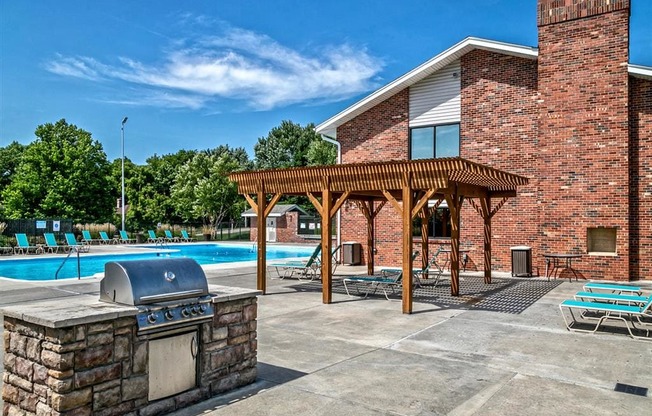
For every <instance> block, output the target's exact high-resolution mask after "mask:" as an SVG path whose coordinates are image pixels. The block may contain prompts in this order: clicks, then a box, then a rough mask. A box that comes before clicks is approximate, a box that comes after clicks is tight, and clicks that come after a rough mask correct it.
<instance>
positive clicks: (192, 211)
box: [171, 146, 248, 228]
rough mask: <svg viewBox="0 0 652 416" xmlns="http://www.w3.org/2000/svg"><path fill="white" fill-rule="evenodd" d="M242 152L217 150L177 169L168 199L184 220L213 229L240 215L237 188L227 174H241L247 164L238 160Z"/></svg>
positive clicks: (241, 202)
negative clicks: (236, 172)
mask: <svg viewBox="0 0 652 416" xmlns="http://www.w3.org/2000/svg"><path fill="white" fill-rule="evenodd" d="M242 152H244V150H242V149H234V150H231V149H229V147H228V146H220V147H218V148H217V149H214V150H212V151H205V152H199V153H197V154H196V155H195V156H194V157H193V158H192V159H191V160H189V161H188V162H187V163H186V164H184V165H183V166H182V167H181V168H180V169H179V173H178V175H177V177H176V179H175V181H174V184H173V185H172V189H171V197H172V200H173V201H174V204H175V207H176V210H177V212H178V213H179V214H180V215H181V217H182V218H183V219H184V220H186V221H196V220H198V219H201V220H202V221H203V222H204V224H205V225H210V226H212V227H213V228H214V227H217V226H218V225H219V224H220V223H221V222H222V221H223V220H225V219H228V218H234V217H235V216H237V215H238V214H239V213H240V212H241V211H242V209H243V206H244V202H243V200H242V198H240V196H239V195H238V190H237V184H236V183H234V182H231V181H230V180H229V178H228V177H227V175H228V174H229V173H231V172H235V171H238V170H242V169H243V167H244V166H243V162H246V163H248V160H246V161H243V160H238V155H240V156H241V155H242V154H243V153H242ZM244 154H245V155H246V152H244Z"/></svg>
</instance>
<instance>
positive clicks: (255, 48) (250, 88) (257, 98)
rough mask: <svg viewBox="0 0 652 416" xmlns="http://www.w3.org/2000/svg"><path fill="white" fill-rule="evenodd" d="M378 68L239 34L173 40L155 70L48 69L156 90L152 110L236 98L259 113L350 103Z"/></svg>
mask: <svg viewBox="0 0 652 416" xmlns="http://www.w3.org/2000/svg"><path fill="white" fill-rule="evenodd" d="M382 67H383V62H382V61H381V60H380V59H378V58H375V57H373V56H371V55H369V54H368V53H367V51H366V50H364V49H356V48H354V47H352V46H349V45H346V44H345V45H340V46H334V47H329V48H322V49H315V50H311V51H309V52H300V51H296V50H293V49H290V48H288V47H285V46H283V45H281V44H279V43H278V42H276V41H274V40H273V39H271V38H270V37H268V36H265V35H261V34H257V33H254V32H251V31H247V30H242V29H230V30H229V31H228V32H227V33H225V34H224V35H223V36H219V37H204V38H200V39H198V40H196V41H194V42H192V43H189V42H185V43H181V42H178V43H176V46H175V47H174V49H173V50H171V51H168V52H165V54H164V59H163V64H162V65H158V66H157V65H154V64H147V63H143V62H140V61H138V60H134V59H131V58H126V57H122V58H119V63H118V64H115V65H106V64H102V63H100V62H98V61H96V60H95V59H93V58H89V57H64V56H57V57H56V59H54V60H52V61H51V62H49V63H48V64H47V65H46V69H47V70H49V71H51V72H53V73H56V74H59V75H63V76H70V77H77V78H84V79H89V80H99V79H103V80H107V81H112V80H113V81H116V80H118V81H125V82H128V83H130V84H133V85H132V86H136V87H141V88H146V89H147V90H148V91H152V90H153V91H156V93H155V94H153V93H150V94H149V97H148V99H147V102H143V103H146V104H149V105H157V106H165V107H176V108H178V107H187V108H192V109H196V108H202V107H206V106H209V105H211V104H216V103H219V101H220V99H232V100H233V99H235V100H241V101H243V102H245V103H246V104H247V105H248V106H249V107H251V108H254V109H259V110H265V109H272V108H275V107H279V106H284V105H289V104H296V103H303V104H308V103H313V102H324V101H337V100H341V99H345V98H349V97H351V96H354V95H357V94H360V93H362V92H365V91H369V90H371V89H373V88H375V87H376V86H377V85H376V84H375V82H374V78H375V77H376V76H377V75H378V73H379V72H380V70H381V69H382ZM118 101H120V102H136V101H138V100H118Z"/></svg>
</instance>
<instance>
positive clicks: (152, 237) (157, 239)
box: [147, 230, 163, 243]
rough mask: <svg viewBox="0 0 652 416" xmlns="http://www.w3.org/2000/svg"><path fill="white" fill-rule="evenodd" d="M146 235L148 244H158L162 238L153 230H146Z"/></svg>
mask: <svg viewBox="0 0 652 416" xmlns="http://www.w3.org/2000/svg"><path fill="white" fill-rule="evenodd" d="M147 234H148V235H149V238H148V239H147V242H148V243H160V242H162V241H163V237H159V236H157V235H156V232H154V230H147Z"/></svg>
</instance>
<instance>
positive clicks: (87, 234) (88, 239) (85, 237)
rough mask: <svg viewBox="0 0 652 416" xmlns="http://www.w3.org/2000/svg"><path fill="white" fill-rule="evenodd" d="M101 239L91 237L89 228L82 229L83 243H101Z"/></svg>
mask: <svg viewBox="0 0 652 416" xmlns="http://www.w3.org/2000/svg"><path fill="white" fill-rule="evenodd" d="M100 242H101V240H100V239H97V238H93V237H91V232H90V231H88V230H82V243H83V244H93V243H100Z"/></svg>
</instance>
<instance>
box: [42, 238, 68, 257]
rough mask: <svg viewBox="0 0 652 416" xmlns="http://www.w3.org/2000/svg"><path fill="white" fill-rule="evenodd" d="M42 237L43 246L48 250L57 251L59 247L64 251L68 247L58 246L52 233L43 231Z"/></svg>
mask: <svg viewBox="0 0 652 416" xmlns="http://www.w3.org/2000/svg"><path fill="white" fill-rule="evenodd" d="M43 237H44V238H45V247H46V248H47V250H48V252H50V253H58V252H59V249H63V251H64V252H67V251H68V247H65V246H60V245H59V244H58V243H57V239H56V238H55V237H54V234H52V233H44V234H43Z"/></svg>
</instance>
